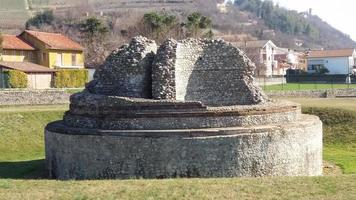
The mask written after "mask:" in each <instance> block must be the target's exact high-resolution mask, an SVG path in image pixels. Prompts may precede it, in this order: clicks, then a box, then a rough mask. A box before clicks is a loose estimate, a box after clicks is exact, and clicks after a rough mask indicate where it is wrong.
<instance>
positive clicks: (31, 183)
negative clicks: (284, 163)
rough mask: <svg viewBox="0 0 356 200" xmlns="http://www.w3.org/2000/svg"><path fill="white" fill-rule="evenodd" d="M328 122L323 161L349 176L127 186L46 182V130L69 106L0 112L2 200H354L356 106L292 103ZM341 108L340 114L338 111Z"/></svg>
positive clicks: (148, 182)
mask: <svg viewBox="0 0 356 200" xmlns="http://www.w3.org/2000/svg"><path fill="white" fill-rule="evenodd" d="M294 100H295V101H297V102H299V103H301V104H302V105H303V106H304V108H303V110H304V112H307V113H311V114H317V115H319V116H320V117H321V119H322V120H323V121H324V145H325V146H324V159H326V160H328V161H332V162H334V163H336V164H337V165H338V166H340V167H341V168H342V169H343V172H344V173H345V175H342V176H326V177H294V178H288V177H278V178H235V179H175V180H126V181H64V182H63V181H55V180H46V179H44V178H45V175H44V173H43V171H44V160H43V159H44V152H43V146H44V143H43V128H44V126H45V124H47V123H48V122H50V121H55V120H58V119H60V118H61V117H62V115H63V113H64V111H65V110H67V109H68V106H66V105H60V106H35V107H28V106H16V107H0V199H350V200H351V199H352V200H353V199H356V189H355V188H356V133H355V132H356V100H349V99H294ZM340 108H341V109H340Z"/></svg>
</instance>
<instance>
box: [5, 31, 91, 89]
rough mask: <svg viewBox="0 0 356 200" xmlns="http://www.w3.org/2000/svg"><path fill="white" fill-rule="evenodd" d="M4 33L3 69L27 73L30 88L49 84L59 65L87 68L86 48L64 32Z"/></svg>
mask: <svg viewBox="0 0 356 200" xmlns="http://www.w3.org/2000/svg"><path fill="white" fill-rule="evenodd" d="M2 37H3V42H2V48H3V51H2V53H1V55H0V70H19V71H22V72H25V73H27V74H28V75H29V80H30V81H29V87H30V88H41V89H42V88H48V87H50V86H51V83H52V82H53V81H52V77H53V73H54V72H55V71H56V70H58V69H83V68H84V48H83V47H82V46H81V45H80V44H79V43H77V42H75V41H73V40H71V39H70V38H68V37H66V36H64V35H62V34H58V33H46V32H39V31H29V30H25V31H24V32H22V33H21V34H20V35H3V36H2ZM31 80H33V81H34V82H33V81H31Z"/></svg>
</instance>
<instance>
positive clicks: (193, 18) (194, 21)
mask: <svg viewBox="0 0 356 200" xmlns="http://www.w3.org/2000/svg"><path fill="white" fill-rule="evenodd" d="M114 23H115V20H114V19H111V18H110V17H96V16H91V17H81V18H77V19H74V20H71V19H68V18H60V17H58V16H56V15H54V13H53V12H52V11H51V10H46V11H43V12H40V13H38V14H36V15H35V16H33V17H32V18H31V19H29V20H28V21H27V22H26V29H33V30H40V31H49V32H61V33H63V34H65V35H68V36H69V37H71V38H72V39H74V40H77V42H80V43H81V44H82V45H83V46H84V47H85V57H86V63H85V64H86V66H98V65H100V64H101V63H102V62H103V60H104V59H105V58H106V57H107V56H108V54H109V53H110V52H111V51H112V50H114V48H117V47H118V46H120V45H122V44H125V43H127V42H128V40H129V39H130V38H131V37H134V36H137V35H143V36H145V37H148V38H150V39H154V40H156V41H157V42H158V43H160V42H163V41H164V40H165V39H167V38H175V39H183V38H187V37H209V38H211V37H213V32H212V20H211V19H210V18H209V17H207V16H204V15H202V14H201V13H199V12H193V13H191V14H188V15H187V16H186V17H184V18H182V16H178V15H177V14H174V13H170V12H158V11H156V12H148V13H145V14H143V15H142V16H141V17H140V18H139V20H138V21H137V22H136V23H134V24H132V25H130V26H129V27H126V28H124V29H122V30H121V31H120V32H116V31H115V30H114V28H113V24H114Z"/></svg>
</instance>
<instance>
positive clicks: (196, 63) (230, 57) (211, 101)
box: [175, 39, 267, 106]
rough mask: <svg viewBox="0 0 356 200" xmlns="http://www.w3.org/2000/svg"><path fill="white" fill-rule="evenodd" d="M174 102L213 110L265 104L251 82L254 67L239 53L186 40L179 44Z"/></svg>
mask: <svg viewBox="0 0 356 200" xmlns="http://www.w3.org/2000/svg"><path fill="white" fill-rule="evenodd" d="M175 66H176V69H175V70H176V71H175V75H176V91H177V97H176V98H177V100H185V101H201V102H203V103H204V104H207V105H212V106H220V105H246V104H258V103H263V102H266V101H267V97H266V96H265V95H264V93H263V91H262V90H261V89H260V88H258V87H257V86H256V84H255V82H254V79H253V72H254V69H255V65H254V64H253V63H252V62H251V61H250V59H248V58H247V57H246V56H245V54H244V53H243V52H242V51H240V50H239V49H237V48H235V47H233V46H231V45H229V44H228V43H226V42H224V41H220V40H196V39H187V40H183V41H181V42H179V43H178V48H177V61H176V65H175Z"/></svg>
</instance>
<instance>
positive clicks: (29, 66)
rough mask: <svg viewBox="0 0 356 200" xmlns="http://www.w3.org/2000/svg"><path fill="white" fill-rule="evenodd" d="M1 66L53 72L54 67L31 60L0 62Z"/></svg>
mask: <svg viewBox="0 0 356 200" xmlns="http://www.w3.org/2000/svg"><path fill="white" fill-rule="evenodd" d="M0 67H4V68H8V69H14V70H18V71H22V72H25V73H52V72H56V70H54V69H50V68H48V67H44V66H41V65H37V64H34V63H30V62H0Z"/></svg>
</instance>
